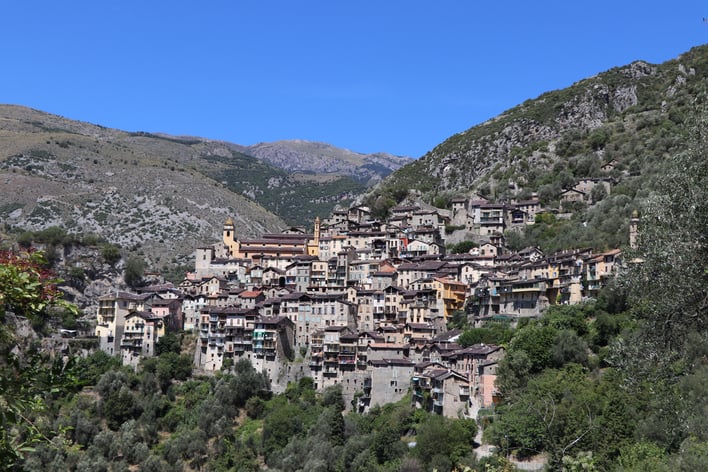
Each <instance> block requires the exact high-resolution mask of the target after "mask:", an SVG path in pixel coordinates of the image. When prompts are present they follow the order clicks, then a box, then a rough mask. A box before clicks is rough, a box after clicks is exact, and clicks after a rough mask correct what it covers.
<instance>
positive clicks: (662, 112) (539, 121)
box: [363, 45, 708, 249]
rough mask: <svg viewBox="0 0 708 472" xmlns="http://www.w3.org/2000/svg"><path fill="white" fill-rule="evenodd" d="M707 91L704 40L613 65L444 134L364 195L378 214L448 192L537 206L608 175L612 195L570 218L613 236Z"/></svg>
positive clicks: (686, 141) (680, 143) (697, 121)
mask: <svg viewBox="0 0 708 472" xmlns="http://www.w3.org/2000/svg"><path fill="white" fill-rule="evenodd" d="M707 91H708V45H703V46H699V47H696V48H693V49H691V50H690V51H689V52H687V53H685V54H682V55H681V56H680V57H678V58H676V59H674V60H670V61H667V62H665V63H663V64H658V65H656V64H649V63H647V62H644V61H636V62H633V63H631V64H629V65H625V66H622V67H616V68H613V69H611V70H608V71H606V72H603V73H600V74H598V75H596V76H594V77H590V78H587V79H584V80H581V81H579V82H577V83H575V84H573V85H571V86H570V87H568V88H565V89H562V90H556V91H551V92H547V93H544V94H542V95H541V96H539V97H538V98H536V99H532V100H527V101H526V102H524V103H522V104H520V105H518V106H516V107H514V108H512V109H510V110H508V111H506V112H504V113H502V114H501V115H499V116H497V117H494V118H492V119H490V120H488V121H486V122H484V123H481V124H479V125H477V126H474V127H472V128H470V129H468V130H466V131H464V132H462V133H459V134H456V135H454V136H451V137H450V138H448V139H447V140H445V141H444V142H442V143H441V144H439V145H438V146H436V147H435V148H434V149H432V150H431V151H430V152H428V153H427V154H426V155H425V156H423V157H422V158H420V159H419V160H417V161H415V162H413V163H412V164H409V165H407V166H405V167H403V168H402V169H399V170H398V171H396V172H394V173H392V174H391V175H390V176H389V177H388V178H386V179H385V180H384V181H383V182H382V183H381V184H380V185H379V186H377V187H376V189H375V190H374V191H373V192H371V193H370V194H368V195H367V196H366V197H365V198H364V199H363V201H364V203H366V204H368V205H369V206H371V207H372V209H373V210H374V213H375V214H385V212H386V211H387V210H388V209H389V208H390V207H391V206H392V205H394V204H396V203H398V202H400V201H402V200H404V199H406V198H407V199H418V200H423V201H425V202H427V203H432V204H434V205H436V206H439V207H440V206H442V207H444V206H446V205H449V201H450V198H452V197H455V196H464V195H467V196H474V195H481V196H484V197H487V198H489V199H491V200H495V201H500V202H505V201H507V202H508V201H511V200H512V199H517V200H522V199H526V198H529V197H530V196H531V195H532V193H533V192H536V193H537V194H538V196H539V197H540V199H541V201H542V203H543V204H544V205H546V206H547V207H558V206H559V202H558V197H559V194H560V193H561V191H562V190H563V189H566V188H570V187H572V186H573V185H575V184H576V183H577V182H578V181H579V180H580V179H583V178H600V177H604V178H611V179H612V181H613V187H612V192H611V195H610V196H609V197H608V198H607V199H605V200H603V201H602V202H600V203H599V204H597V205H592V206H590V207H588V208H581V209H580V210H582V211H577V212H576V215H575V218H576V220H577V222H578V223H582V224H583V225H584V226H585V227H587V228H588V231H590V230H593V231H599V232H601V233H602V232H604V234H605V235H609V236H608V237H606V238H604V239H603V240H604V242H605V243H607V244H616V243H618V242H622V240H621V238H619V237H618V236H617V235H619V234H622V235H624V234H626V231H625V229H626V225H624V226H623V224H620V223H618V222H619V221H620V220H622V221H626V220H627V219H628V217H629V214H630V213H631V212H632V211H633V209H641V207H642V205H643V201H644V200H645V198H646V196H647V195H648V193H650V192H651V189H652V188H654V187H655V184H656V182H657V181H658V179H661V177H662V175H664V173H665V168H666V166H667V165H668V164H667V162H668V159H667V158H668V157H670V156H673V155H676V154H677V153H680V152H683V151H685V150H686V149H687V148H688V146H689V145H690V143H692V142H696V140H697V139H698V140H700V137H698V138H697V137H696V133H697V132H698V131H700V129H701V128H702V127H704V126H706V92H707ZM606 164H608V165H606ZM603 166H604V167H603ZM576 210H577V208H576ZM603 217H604V218H605V221H604V222H603V221H601V220H602V218H603ZM608 217H610V219H612V224H611V225H608V223H607V221H606V220H607V218H608ZM603 225H604V226H606V227H604V228H603ZM610 233H613V234H614V236H613V235H610ZM601 239H602V238H601ZM529 242H532V241H529ZM569 242H572V241H569ZM578 242H579V241H575V243H576V244H577V243H578ZM561 246H562V245H561ZM553 248H554V249H556V248H557V247H553Z"/></svg>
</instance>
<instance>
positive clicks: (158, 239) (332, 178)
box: [0, 105, 410, 254]
mask: <svg viewBox="0 0 708 472" xmlns="http://www.w3.org/2000/svg"><path fill="white" fill-rule="evenodd" d="M254 156H255V157H254ZM409 161H410V159H408V158H400V157H395V156H391V155H387V154H375V155H362V154H357V153H354V152H351V151H348V150H343V149H337V148H335V147H333V146H329V145H326V144H323V143H309V142H306V141H281V142H278V143H272V144H268V143H261V144H258V145H256V146H250V147H246V146H241V145H238V144H234V143H228V142H222V141H213V140H208V139H203V138H197V137H176V136H169V135H164V134H152V133H145V132H125V131H120V130H115V129H108V128H105V127H102V126H98V125H94V124H90V123H84V122H78V121H73V120H68V119H65V118H62V117H60V116H56V115H52V114H49V113H44V112H41V111H37V110H32V109H29V108H25V107H21V106H13V105H0V182H1V183H2V192H0V221H2V222H3V223H6V224H7V225H9V226H10V227H15V228H22V229H25V230H39V229H43V228H46V227H48V226H52V225H56V226H62V227H65V228H66V229H67V230H68V231H69V232H76V233H82V232H83V233H85V232H91V233H96V234H99V235H100V236H103V237H105V238H106V239H107V240H109V241H112V242H115V243H117V244H120V245H122V246H124V247H127V248H137V247H139V246H145V251H146V252H148V253H155V252H162V253H165V254H171V253H177V254H186V253H189V252H191V251H192V250H193V248H194V246H195V245H198V244H201V243H203V242H204V241H211V240H212V239H214V238H215V237H218V234H219V231H220V228H221V225H222V223H223V221H224V220H225V218H226V217H227V216H233V217H234V219H235V222H236V224H237V226H238V227H237V230H238V231H239V232H240V233H242V234H244V235H251V236H252V235H257V234H261V233H263V232H267V231H274V230H277V229H281V228H283V227H284V226H286V225H287V224H308V222H309V221H311V220H313V219H314V218H315V216H326V215H328V214H329V212H330V211H331V210H332V208H333V207H334V206H335V205H337V204H343V205H347V204H348V203H349V202H351V201H352V200H353V199H354V198H356V197H357V196H358V195H360V194H361V193H363V192H365V191H366V190H367V188H368V187H369V186H370V185H372V184H373V183H375V182H378V181H380V180H381V179H382V178H383V177H385V176H387V175H388V174H390V173H391V172H392V171H393V170H395V169H398V168H400V167H401V166H402V165H403V164H405V163H406V162H409Z"/></svg>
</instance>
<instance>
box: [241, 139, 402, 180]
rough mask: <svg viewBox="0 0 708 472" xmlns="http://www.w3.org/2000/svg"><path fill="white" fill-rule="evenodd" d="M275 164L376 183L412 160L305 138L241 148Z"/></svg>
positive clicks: (296, 169) (281, 166)
mask: <svg viewBox="0 0 708 472" xmlns="http://www.w3.org/2000/svg"><path fill="white" fill-rule="evenodd" d="M241 152H243V153H244V154H248V155H251V156H256V157H258V158H259V159H262V160H264V161H266V162H268V163H270V164H272V165H274V166H276V167H279V168H281V169H285V170H288V171H297V172H309V173H315V174H341V175H346V176H349V177H352V178H354V179H355V180H357V181H359V182H363V183H375V182H378V181H380V180H381V179H382V178H383V177H386V176H388V175H389V174H390V173H391V172H393V171H395V170H397V169H399V168H401V167H403V166H404V165H406V164H410V163H411V162H413V159H411V158H409V157H401V156H394V155H392V154H387V153H383V152H381V153H376V154H360V153H357V152H353V151H350V150H348V149H341V148H336V147H334V146H331V145H329V144H326V143H317V142H311V141H302V140H289V141H277V142H274V143H259V144H255V145H253V146H247V147H244V148H242V149H241Z"/></svg>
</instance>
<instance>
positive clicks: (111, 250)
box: [101, 244, 121, 265]
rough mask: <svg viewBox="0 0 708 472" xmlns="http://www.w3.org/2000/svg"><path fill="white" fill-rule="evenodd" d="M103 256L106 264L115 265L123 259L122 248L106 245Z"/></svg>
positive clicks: (102, 249)
mask: <svg viewBox="0 0 708 472" xmlns="http://www.w3.org/2000/svg"><path fill="white" fill-rule="evenodd" d="M101 255H102V256H103V260H104V261H106V264H108V265H115V264H116V262H118V261H119V260H120V258H121V255H120V248H119V247H118V246H116V245H115V244H104V245H103V247H102V248H101Z"/></svg>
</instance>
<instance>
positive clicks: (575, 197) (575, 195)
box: [560, 188, 588, 203]
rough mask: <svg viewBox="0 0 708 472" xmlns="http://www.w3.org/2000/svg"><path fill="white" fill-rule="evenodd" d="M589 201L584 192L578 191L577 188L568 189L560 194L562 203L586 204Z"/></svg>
mask: <svg viewBox="0 0 708 472" xmlns="http://www.w3.org/2000/svg"><path fill="white" fill-rule="evenodd" d="M587 200H588V195H587V194H586V193H585V192H583V191H580V190H576V189H575V188H568V189H565V190H563V191H562V192H561V193H560V201H561V203H570V202H584V201H587Z"/></svg>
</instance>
